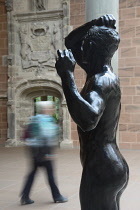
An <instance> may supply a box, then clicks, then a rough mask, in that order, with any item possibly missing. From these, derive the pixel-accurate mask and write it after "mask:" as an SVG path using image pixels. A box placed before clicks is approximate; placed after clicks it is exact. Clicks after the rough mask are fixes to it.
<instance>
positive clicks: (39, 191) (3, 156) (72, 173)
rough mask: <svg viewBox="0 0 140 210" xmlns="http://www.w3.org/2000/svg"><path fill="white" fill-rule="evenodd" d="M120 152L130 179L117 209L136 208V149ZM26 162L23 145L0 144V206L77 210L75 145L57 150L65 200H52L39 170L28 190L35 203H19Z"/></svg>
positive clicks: (139, 177)
mask: <svg viewBox="0 0 140 210" xmlns="http://www.w3.org/2000/svg"><path fill="white" fill-rule="evenodd" d="M122 154H123V155H124V157H125V159H126V160H127V162H128V164H129V167H130V181H129V185H128V187H127V189H126V190H125V192H124V193H123V195H122V198H121V210H140V196H139V195H140V166H139V165H140V151H122ZM25 156H26V157H25ZM27 165H28V158H27V153H26V152H25V149H24V148H20V147H17V148H0V210H13V209H14V210H15V209H16V210H27V209H30V210H32V209H34V210H35V209H37V210H80V204H79V196H78V191H79V184H80V177H81V170H82V168H81V164H80V160H79V150H78V149H71V150H66V149H63V150H62V149H61V150H59V151H58V158H57V161H56V167H55V169H56V172H57V180H58V183H59V187H60V190H61V193H62V194H63V195H65V196H67V197H68V198H69V201H68V202H67V203H63V204H54V203H53V201H52V197H51V193H50V190H49V187H48V184H47V183H46V180H45V176H43V175H44V173H43V171H41V170H39V171H38V176H37V177H36V180H35V183H34V185H33V188H32V193H31V198H32V199H33V200H35V203H34V204H31V205H26V206H20V202H19V197H18V195H19V192H20V189H21V187H22V183H23V180H24V176H25V174H26V171H27V170H28V167H27ZM87 210H88V209H87Z"/></svg>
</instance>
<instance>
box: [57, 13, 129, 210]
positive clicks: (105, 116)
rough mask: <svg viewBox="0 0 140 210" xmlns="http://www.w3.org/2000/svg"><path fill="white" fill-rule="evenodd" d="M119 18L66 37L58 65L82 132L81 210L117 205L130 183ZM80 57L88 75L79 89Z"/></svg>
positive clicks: (108, 208) (99, 21)
mask: <svg viewBox="0 0 140 210" xmlns="http://www.w3.org/2000/svg"><path fill="white" fill-rule="evenodd" d="M115 22H116V21H115V19H114V17H113V16H112V15H105V16H102V17H100V18H99V19H95V20H92V21H90V22H88V23H86V24H85V25H82V26H80V27H79V28H77V29H75V30H73V31H72V32H71V33H70V34H69V35H68V36H67V37H66V39H65V45H66V47H67V49H68V50H64V51H61V50H58V60H57V62H56V69H57V72H58V75H59V76H60V77H61V80H62V87H63V91H64V94H65V97H66V101H67V106H68V109H69V112H70V114H71V117H72V118H73V120H74V121H75V122H76V124H77V129H78V134H79V141H80V157H81V163H82V166H83V172H82V179H81V186H80V202H81V210H119V209H120V207H119V200H120V196H121V194H122V192H123V191H124V189H125V188H126V186H127V183H128V176H129V169H128V165H127V163H126V161H125V159H124V158H123V156H122V155H121V153H120V151H119V148H118V146H117V144H116V131H117V127H118V121H119V117H120V107H121V91H120V85H119V79H118V77H117V76H116V75H115V74H114V73H113V69H112V66H111V59H112V57H113V54H114V53H115V51H116V50H117V49H118V45H119V42H120V38H119V34H118V32H117V31H116V30H115ZM75 60H76V61H75ZM76 62H77V64H78V65H80V67H82V68H83V69H84V71H85V72H86V74H87V78H86V82H85V85H84V87H83V89H82V91H81V93H79V91H78V89H77V87H76V84H75V80H74V67H75V64H76Z"/></svg>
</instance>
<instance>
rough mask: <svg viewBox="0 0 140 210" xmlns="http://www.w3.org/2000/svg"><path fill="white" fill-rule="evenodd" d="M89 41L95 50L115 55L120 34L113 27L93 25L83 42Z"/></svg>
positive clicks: (101, 53)
mask: <svg viewBox="0 0 140 210" xmlns="http://www.w3.org/2000/svg"><path fill="white" fill-rule="evenodd" d="M85 41H89V42H90V43H91V45H92V49H93V52H95V53H97V54H98V55H103V56H113V54H114V52H115V51H116V50H117V49H118V45H119V42H120V37H119V34H118V32H117V31H116V30H114V29H112V28H107V27H105V26H93V27H91V28H90V29H89V30H88V32H87V34H86V35H85V36H84V38H83V43H84V42H85Z"/></svg>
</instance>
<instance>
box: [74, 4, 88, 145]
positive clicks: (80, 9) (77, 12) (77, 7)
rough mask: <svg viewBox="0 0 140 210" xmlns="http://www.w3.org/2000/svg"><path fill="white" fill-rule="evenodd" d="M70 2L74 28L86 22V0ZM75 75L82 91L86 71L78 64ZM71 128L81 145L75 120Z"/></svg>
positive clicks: (77, 143)
mask: <svg viewBox="0 0 140 210" xmlns="http://www.w3.org/2000/svg"><path fill="white" fill-rule="evenodd" d="M70 3H71V4H70V25H72V26H73V29H74V28H77V27H78V26H80V25H82V24H84V23H85V0H71V1H70ZM74 76H75V81H76V84H77V87H78V89H79V91H80V90H81V89H82V87H83V85H84V84H85V72H84V71H83V70H82V69H81V68H80V67H79V66H76V69H75V72H74ZM71 129H72V130H71V132H72V133H71V137H72V141H73V145H74V147H77V146H78V145H79V141H78V134H77V126H76V124H75V123H74V122H73V121H72V128H71Z"/></svg>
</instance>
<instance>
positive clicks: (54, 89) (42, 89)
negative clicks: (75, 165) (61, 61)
mask: <svg viewBox="0 0 140 210" xmlns="http://www.w3.org/2000/svg"><path fill="white" fill-rule="evenodd" d="M46 95H52V96H55V97H57V98H59V101H60V121H61V125H62V135H61V137H62V139H61V141H62V145H66V144H67V145H70V146H72V142H71V140H70V139H71V125H70V117H69V114H68V110H67V106H66V103H65V100H64V96H63V91H62V87H61V85H60V84H59V83H57V82H56V81H52V80H47V79H38V80H28V81H26V82H22V83H21V84H19V85H18V86H17V87H16V89H15V104H10V103H9V106H8V116H9V117H8V134H9V135H8V137H9V138H8V140H7V143H6V145H10V146H11V145H20V144H22V142H21V141H20V140H21V136H22V133H23V129H24V127H25V124H26V123H27V121H28V119H29V117H30V116H32V115H33V114H34V98H36V97H39V96H46Z"/></svg>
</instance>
